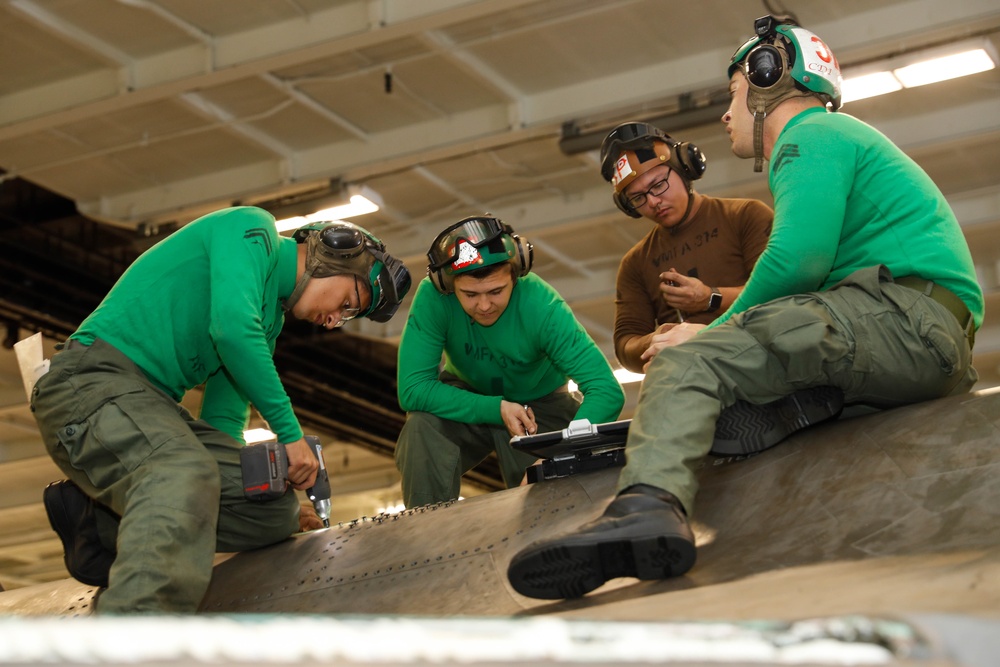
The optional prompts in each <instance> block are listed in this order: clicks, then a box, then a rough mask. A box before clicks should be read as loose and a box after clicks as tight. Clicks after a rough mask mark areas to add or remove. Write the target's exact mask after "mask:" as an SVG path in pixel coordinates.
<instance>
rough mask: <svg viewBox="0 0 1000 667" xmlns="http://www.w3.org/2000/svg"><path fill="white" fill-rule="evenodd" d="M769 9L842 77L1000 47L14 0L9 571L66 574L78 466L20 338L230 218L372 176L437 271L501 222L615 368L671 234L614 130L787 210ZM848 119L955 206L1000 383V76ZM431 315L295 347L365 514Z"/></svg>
mask: <svg viewBox="0 0 1000 667" xmlns="http://www.w3.org/2000/svg"><path fill="white" fill-rule="evenodd" d="M766 13H779V14H783V13H788V14H792V15H794V16H795V17H797V19H798V20H799V21H800V22H801V23H802V24H803V25H804V26H806V27H808V28H810V29H811V30H814V31H815V32H817V33H818V34H820V35H821V36H822V37H823V38H824V40H826V41H827V43H828V44H830V45H831V47H832V48H833V49H834V51H835V53H836V54H837V56H838V58H839V60H840V63H841V65H842V67H843V68H844V70H845V71H846V72H849V71H851V69H852V68H854V69H856V68H858V67H861V66H864V65H866V64H869V63H871V62H873V61H875V60H878V59H882V58H890V57H904V56H905V55H906V54H909V53H912V52H915V51H917V50H919V49H923V48H927V47H937V46H941V45H945V44H948V43H951V42H953V41H957V40H967V39H975V40H979V41H982V42H983V43H985V44H987V45H988V47H989V48H991V49H993V51H994V52H996V50H997V43H998V42H1000V6H998V5H997V3H996V2H995V1H993V0H955V1H953V2H949V3H940V2H938V0H843V1H841V2H836V3H833V2H820V1H819V0H784V1H783V2H779V1H778V0H771V1H765V2H757V1H756V0H739V1H738V2H734V1H733V0H702V1H700V2H696V3H695V2H692V3H681V2H667V1H666V0H421V1H420V2H413V1H412V0H207V1H206V0H2V1H0V71H2V72H3V75H2V76H0V170H2V173H0V323H2V324H3V325H4V326H5V328H6V331H5V336H4V338H5V346H4V347H5V348H7V349H4V350H3V351H2V352H0V480H2V481H3V482H4V483H5V489H6V491H5V494H4V495H3V498H2V499H0V509H2V511H0V582H2V583H5V584H6V585H7V586H11V585H26V584H29V583H33V582H37V581H44V580H47V579H51V578H56V577H59V576H64V572H62V571H61V569H60V568H61V563H60V562H59V557H60V549H59V545H58V542H57V541H56V539H55V536H54V535H53V534H52V533H51V531H50V530H49V528H48V526H47V523H46V522H45V518H44V513H43V512H42V510H41V507H40V504H39V503H38V498H39V497H40V495H39V494H40V489H41V486H43V485H44V483H45V482H47V481H49V479H50V478H51V477H52V475H54V474H57V473H56V472H55V471H54V468H52V467H51V464H50V463H48V460H47V458H46V457H45V456H44V453H43V449H42V447H41V444H40V442H38V437H37V433H36V432H35V431H34V426H33V420H32V418H31V415H30V412H29V411H28V409H27V406H26V405H25V403H24V394H23V390H22V388H21V382H20V378H19V377H18V374H17V367H16V364H15V363H14V361H13V359H12V357H13V355H12V354H11V353H10V352H9V347H10V345H12V344H13V342H14V341H15V340H17V339H18V338H21V337H24V336H25V335H28V334H30V333H32V332H35V331H41V332H43V333H44V334H45V335H46V337H47V341H48V344H49V346H51V345H52V344H53V343H55V341H56V340H60V339H62V338H64V337H65V336H66V335H68V333H69V332H71V331H72V330H73V328H74V327H75V326H76V324H77V323H79V321H80V320H81V319H82V318H83V317H84V316H85V315H86V314H87V313H88V312H89V311H90V309H92V308H93V306H94V305H96V303H97V302H98V301H99V300H100V298H101V297H102V296H103V294H104V293H105V292H106V291H107V289H108V288H109V287H110V285H111V284H113V282H114V280H115V278H116V277H117V276H118V275H119V274H120V273H121V271H123V270H124V268H125V267H126V266H127V265H128V264H129V262H131V261H132V259H134V257H135V256H137V255H138V254H139V253H140V252H142V251H143V250H144V249H146V248H148V247H149V246H150V245H151V244H152V243H154V242H155V241H157V240H159V239H160V238H162V237H163V236H164V235H166V234H169V233H170V232H171V231H172V230H174V229H176V228H178V227H180V226H182V225H184V224H186V223H187V222H190V221H191V220H193V219H194V218H196V217H197V216H198V215H201V214H203V213H206V212H208V211H210V210H213V209H215V208H219V207H223V206H229V205H233V204H259V205H263V206H266V207H270V208H272V209H274V210H275V212H276V213H281V212H282V211H281V210H279V209H280V205H281V204H282V203H285V202H287V201H289V200H291V199H294V200H298V201H301V200H309V199H312V198H315V199H316V200H317V201H318V200H320V199H327V198H329V197H331V196H334V195H337V194H338V193H339V192H340V190H341V188H342V187H343V186H345V185H347V184H352V185H364V186H367V187H369V188H371V189H372V190H374V191H375V192H377V193H378V194H379V195H380V197H381V199H382V200H383V202H384V206H383V207H382V209H381V210H380V211H379V212H378V213H374V214H371V215H368V216H365V217H364V218H358V219H357V220H356V221H357V222H359V223H360V224H363V225H364V226H366V227H367V228H369V229H371V230H372V231H373V232H374V233H376V234H377V235H378V236H379V237H380V238H382V239H383V240H384V241H385V242H386V244H387V246H388V247H389V249H390V251H391V252H392V253H393V254H394V255H397V256H399V257H401V258H402V259H403V260H404V261H405V262H406V264H407V265H408V266H409V267H410V269H411V271H412V272H413V273H414V275H415V276H420V275H422V273H423V269H424V266H425V264H426V258H425V256H424V253H425V251H426V249H427V246H428V245H429V243H430V241H431V239H432V238H433V237H434V235H435V234H436V233H437V232H438V231H440V230H441V229H442V228H444V227H445V226H447V225H448V224H450V223H452V222H454V221H456V220H458V219H460V218H462V217H465V216H467V215H474V214H480V213H483V212H486V211H489V212H491V213H493V214H495V215H498V216H500V217H501V218H503V219H504V220H505V221H506V222H508V223H510V224H511V225H513V227H514V228H515V229H516V230H517V231H518V232H519V233H520V234H521V235H522V236H524V237H526V238H527V239H528V240H530V241H531V242H532V243H533V244H534V246H535V265H534V270H535V271H536V272H537V273H539V274H540V275H541V276H542V277H544V278H545V279H546V280H547V281H549V282H550V283H552V284H553V286H555V287H556V289H557V290H559V292H560V293H561V294H562V295H563V296H564V297H565V298H566V300H567V302H568V303H569V304H570V306H571V307H572V308H573V310H574V312H575V313H576V314H577V316H578V318H579V319H580V320H581V322H583V324H584V325H585V326H586V327H587V329H588V331H589V332H590V333H591V335H592V336H593V337H594V339H595V340H596V341H597V343H598V344H599V345H600V347H601V348H602V350H604V351H605V353H606V354H607V355H608V358H609V360H612V363H613V365H617V364H615V363H614V361H613V347H612V340H611V334H612V325H613V310H614V308H613V299H614V283H615V273H616V271H617V267H618V262H619V260H620V259H621V257H622V255H623V254H624V253H625V251H626V250H627V249H628V248H629V247H631V245H633V244H634V243H635V242H636V241H638V239H639V238H641V237H642V236H643V235H644V234H645V233H646V231H647V230H648V225H649V223H648V222H646V221H644V220H632V219H630V218H626V217H625V216H623V215H622V214H621V213H620V212H619V211H618V210H617V209H616V208H615V206H614V204H613V203H612V200H611V197H610V196H609V191H608V186H607V184H606V183H604V181H603V180H602V179H601V177H600V175H599V174H598V169H597V155H596V149H597V147H598V145H599V143H600V140H601V138H602V137H603V135H604V133H605V132H606V131H607V130H608V129H609V128H610V127H612V126H614V125H615V124H617V123H618V122H621V121H623V120H635V119H642V120H652V121H654V122H657V123H658V124H660V125H661V126H662V127H663V128H664V129H665V130H667V131H668V132H671V133H672V134H674V135H675V136H677V137H678V138H681V139H683V140H686V141H691V142H694V143H696V144H698V145H699V147H700V148H701V149H702V150H703V151H704V152H705V153H706V155H707V156H708V159H709V167H708V172H707V174H706V176H705V178H704V179H702V180H701V181H699V183H698V189H699V191H701V192H703V193H705V194H711V195H715V196H737V197H755V198H759V199H762V200H764V201H766V202H768V203H770V202H771V199H770V195H769V193H768V190H767V183H766V180H765V178H764V177H763V176H762V175H760V174H754V173H753V171H752V167H751V164H750V163H749V162H747V161H740V160H737V159H736V158H735V157H733V156H732V154H731V152H730V150H729V142H728V140H727V137H726V135H725V133H724V132H723V131H722V125H721V124H720V123H719V122H718V120H719V116H721V114H722V112H723V110H724V108H725V106H726V104H727V103H728V100H727V95H726V87H727V81H726V78H725V69H726V64H727V63H728V60H729V57H730V56H731V54H732V52H733V50H734V49H735V48H736V46H738V45H739V44H740V43H741V42H742V41H743V39H744V38H745V37H747V36H748V35H749V33H750V30H751V26H752V21H753V19H754V18H756V17H758V16H760V15H763V14H766ZM845 111H846V112H848V113H851V114H853V115H856V116H858V117H859V118H861V119H862V120H865V121H866V122H869V123H871V124H873V125H875V126H876V127H878V128H879V129H881V130H882V131H884V132H885V133H886V134H888V135H889V136H890V138H892V139H893V140H894V141H896V142H897V143H898V144H899V145H900V146H902V147H903V148H904V149H905V150H906V151H907V152H908V153H909V154H910V155H911V156H912V157H913V158H914V159H916V160H917V161H918V162H919V163H920V164H921V165H922V166H923V167H924V168H925V169H927V171H928V172H929V173H930V175H931V176H932V177H933V178H934V179H935V181H936V182H937V183H938V185H939V186H940V187H941V188H942V190H943V191H944V192H945V194H946V195H947V196H948V198H949V201H950V203H951V204H952V207H953V208H954V209H955V211H956V213H957V215H958V217H959V220H960V222H961V223H962V225H963V228H964V229H965V231H966V235H967V238H968V239H969V242H970V245H971V247H972V250H973V255H974V259H975V261H976V266H977V270H978V272H979V277H980V281H981V283H982V285H983V287H984V289H985V290H986V292H987V294H988V296H987V321H986V324H985V325H984V327H983V329H982V330H981V331H980V332H979V334H978V335H977V348H976V355H975V364H976V367H977V368H978V369H979V371H980V374H981V378H982V382H981V383H980V387H987V386H992V385H996V384H1000V322H998V320H997V319H996V317H995V316H994V315H993V313H994V312H996V311H997V307H998V306H1000V298H998V293H1000V292H998V280H1000V279H998V271H1000V70H993V71H991V72H985V73H982V74H978V75H974V76H970V77H966V78H964V79H959V80H955V81H950V82H945V83H940V84H934V85H930V86H925V87H923V88H916V89H910V90H903V91H900V92H897V93H893V94H891V95H887V96H883V97H879V98H872V99H869V100H862V101H858V102H854V103H850V104H848V105H847V106H846V107H845ZM821 176H822V175H818V177H821ZM407 307H408V303H404V306H403V308H402V309H401V311H400V313H399V314H398V315H397V316H396V317H395V318H394V319H393V320H392V321H391V322H389V323H386V324H377V323H373V322H368V321H362V322H352V323H351V324H349V325H348V326H347V327H345V328H344V330H343V331H338V332H332V333H330V332H320V331H317V330H314V329H313V328H311V327H303V326H301V325H290V326H289V327H288V328H287V330H286V332H285V333H283V334H282V337H281V339H279V354H278V364H279V366H280V369H281V372H282V376H283V378H284V380H285V382H286V385H287V386H288V388H289V393H290V394H291V395H292V397H293V403H294V404H295V405H296V408H297V410H298V411H299V414H300V416H301V417H302V419H303V421H304V422H306V423H307V424H308V425H309V427H310V428H313V429H315V430H316V431H317V432H319V433H320V434H321V435H322V436H323V437H324V439H325V441H326V442H328V443H330V444H329V448H328V454H327V457H328V463H331V459H333V461H332V465H331V468H332V473H333V477H334V484H335V486H337V485H339V486H338V488H339V489H340V490H341V492H342V493H343V494H344V496H343V498H342V505H341V509H342V511H344V512H352V511H353V512H358V514H361V513H365V512H371V511H374V508H373V509H371V510H365V509H364V507H366V506H368V505H371V504H373V503H375V502H379V503H383V502H391V497H392V496H393V494H394V493H396V494H397V495H398V493H397V492H395V491H394V490H393V485H394V484H397V478H396V477H395V468H394V466H393V463H392V459H391V451H392V446H393V443H394V440H395V433H396V432H398V429H399V427H400V425H401V424H402V419H403V415H402V414H401V413H400V412H399V408H398V404H397V403H396V400H395V386H394V381H395V380H394V377H395V350H396V343H397V341H398V337H399V335H400V333H401V331H402V327H403V324H404V323H405V320H406V312H407ZM628 393H629V397H630V402H629V404H628V405H627V407H626V411H628V410H630V409H631V406H632V405H633V404H634V398H635V391H634V385H630V388H629V391H628ZM192 400H196V399H192ZM624 416H628V415H627V413H626V415H624ZM475 482H476V484H475V485H473V486H470V488H469V492H470V493H475V492H479V491H482V490H486V489H490V488H496V484H497V482H496V476H495V470H491V469H490V468H489V466H488V465H487V466H485V467H484V468H483V469H481V470H480V471H478V472H477V474H476V475H475ZM350 494H359V495H357V496H356V497H353V496H352V497H353V500H348V499H347V498H348V495H350ZM335 506H336V501H335Z"/></svg>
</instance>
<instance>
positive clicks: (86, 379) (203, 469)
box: [31, 340, 299, 614]
mask: <svg viewBox="0 0 1000 667" xmlns="http://www.w3.org/2000/svg"><path fill="white" fill-rule="evenodd" d="M31 409H32V411H33V412H34V413H35V419H36V420H37V421H38V425H39V429H40V431H41V434H42V438H43V440H44V442H45V446H46V448H47V449H48V451H49V454H50V456H51V457H52V459H53V460H54V461H55V462H56V465H58V466H59V468H60V469H61V470H62V471H63V472H64V473H65V474H66V475H67V476H68V477H69V478H70V479H72V480H73V481H74V482H75V483H76V484H77V485H78V486H80V488H81V489H83V490H84V491H85V492H86V493H87V494H88V495H89V496H91V497H92V498H94V499H95V500H97V501H98V502H99V503H101V504H102V505H104V506H105V507H106V508H109V509H110V510H111V512H113V513H115V514H117V515H118V516H120V517H121V520H120V523H119V524H118V525H117V526H115V525H114V521H109V520H108V517H113V516H114V514H111V512H101V513H99V514H98V521H99V530H100V532H101V539H102V542H104V544H105V546H108V547H110V548H117V551H118V556H117V558H116V560H115V562H114V565H113V566H112V567H111V574H110V580H109V581H110V583H109V586H108V589H107V590H106V591H104V592H103V593H102V594H101V596H100V598H99V601H98V611H99V612H100V613H102V614H103V613H119V614H120V613H136V612H161V613H162V612H194V611H196V610H197V608H198V605H199V603H200V602H201V599H202V597H203V596H204V594H205V591H206V589H207V588H208V582H209V579H210V578H211V575H212V562H213V559H214V556H215V553H216V551H225V552H231V551H243V550H246V549H253V548H256V547H262V546H265V545H268V544H272V543H274V542H278V541H280V540H282V539H284V538H286V537H288V536H289V535H291V534H292V533H293V532H295V531H297V530H298V510H299V501H298V499H297V498H296V496H295V494H294V492H293V491H292V490H291V489H289V491H288V493H286V494H285V495H284V496H283V497H282V498H280V499H278V500H275V501H272V502H267V503H256V502H250V501H247V500H246V499H245V498H244V496H243V483H242V476H241V472H240V458H239V452H240V447H241V446H242V445H241V444H240V443H239V442H238V441H236V440H234V439H233V438H232V437H230V436H229V435H227V434H225V433H223V432H221V431H219V430H217V429H215V428H212V427H211V426H210V425H209V424H208V423H206V422H204V421H200V420H196V419H194V418H193V417H192V416H191V414H190V413H189V412H188V411H187V410H185V409H184V408H183V407H182V406H180V405H178V404H177V403H176V402H175V401H174V400H173V399H171V398H170V397H169V396H168V395H167V394H165V393H164V392H163V391H161V390H160V389H158V388H157V387H156V386H155V385H153V384H152V383H151V382H150V381H149V380H148V379H147V378H146V377H145V375H144V374H143V373H142V372H141V371H140V370H139V368H138V367H136V366H135V365H134V364H133V363H132V362H131V361H130V360H129V359H128V358H127V357H125V355H123V354H122V353H121V352H119V351H118V350H117V349H115V348H114V347H113V346H111V345H108V344H107V343H104V342H103V341H101V340H96V341H94V344H93V345H91V346H89V347H87V346H84V345H81V344H79V343H74V344H72V345H71V346H70V347H69V349H66V350H63V351H62V352H59V353H58V354H56V355H55V356H54V357H53V359H52V364H51V369H50V370H49V372H48V373H47V374H45V375H44V376H42V377H41V378H40V379H39V381H38V383H37V384H36V385H35V388H34V390H33V392H32V400H31Z"/></svg>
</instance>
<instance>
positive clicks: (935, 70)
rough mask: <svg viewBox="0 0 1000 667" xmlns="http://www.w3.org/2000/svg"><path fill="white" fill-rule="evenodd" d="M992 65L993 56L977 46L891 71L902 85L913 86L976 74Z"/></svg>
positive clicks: (991, 67) (990, 67) (989, 68)
mask: <svg viewBox="0 0 1000 667" xmlns="http://www.w3.org/2000/svg"><path fill="white" fill-rule="evenodd" d="M994 67H996V63H995V62H993V58H991V57H990V54H989V53H987V52H986V49H985V48H982V47H979V48H976V49H971V50H969V51H962V52H960V53H954V54H952V55H950V56H942V57H940V58H931V59H929V60H925V61H923V62H919V63H914V64H913V65H907V66H906V67H900V68H899V69H894V70H893V71H892V73H893V74H894V75H895V76H896V78H897V79H899V81H900V82H901V83H902V84H903V86H904V87H906V88H915V87H917V86H923V85H926V84H928V83H937V82H938V81H947V80H948V79H957V78H958V77H960V76H968V75H970V74H978V73H980V72H985V71H987V70H991V69H993V68H994Z"/></svg>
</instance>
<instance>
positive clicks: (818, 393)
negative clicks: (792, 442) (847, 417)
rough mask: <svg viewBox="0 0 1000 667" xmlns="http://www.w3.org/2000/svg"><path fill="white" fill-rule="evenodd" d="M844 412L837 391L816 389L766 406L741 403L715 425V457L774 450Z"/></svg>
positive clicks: (726, 412)
mask: <svg viewBox="0 0 1000 667" xmlns="http://www.w3.org/2000/svg"><path fill="white" fill-rule="evenodd" d="M843 409H844V392H843V391H841V390H840V389H838V388H837V387H826V386H824V387H813V388H811V389H804V390H801V391H797V392H795V393H794V394H789V395H788V396H785V397H784V398H780V399H778V400H777V401H774V402H772V403H768V404H766V405H754V404H752V403H747V402H746V401H737V402H736V403H735V404H734V405H732V406H730V407H729V408H727V409H726V410H724V411H723V412H722V414H721V415H720V416H719V420H718V421H717V422H716V425H715V439H714V440H713V442H712V449H711V450H710V453H711V454H715V455H716V456H745V455H748V454H756V453H757V452H762V451H764V450H765V449H770V448H771V447H774V446H775V445H777V444H778V443H779V442H781V441H782V440H784V439H785V438H787V437H788V436H790V435H791V434H792V433H795V432H796V431H800V430H802V429H804V428H806V427H808V426H814V425H816V424H819V423H821V422H824V421H827V420H828V419H833V418H834V417H837V416H839V415H840V413H841V412H842V411H843Z"/></svg>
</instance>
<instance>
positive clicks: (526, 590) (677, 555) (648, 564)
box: [507, 535, 696, 600]
mask: <svg viewBox="0 0 1000 667" xmlns="http://www.w3.org/2000/svg"><path fill="white" fill-rule="evenodd" d="M574 539H575V543H574ZM695 554H696V551H695V546H694V543H693V542H692V541H690V540H688V539H686V538H684V537H681V536H677V535H651V536H648V537H636V538H631V539H617V540H604V541H602V540H599V539H591V540H586V539H583V538H581V537H577V538H569V539H568V540H567V541H565V542H563V543H562V544H552V545H547V546H540V547H539V548H537V549H534V550H531V549H530V548H529V550H528V551H524V552H522V553H521V554H519V555H518V556H515V558H514V560H513V561H511V564H510V567H509V569H508V571H507V578H508V579H509V581H510V583H511V586H513V587H514V590H516V591H517V592H518V593H520V594H521V595H525V596H527V597H532V598H539V599H543V600H557V599H572V598H578V597H581V596H583V595H586V594H587V593H589V592H590V591H592V590H594V589H595V588H597V587H599V586H601V585H603V584H604V583H606V582H607V581H610V580H611V579H617V578H619V577H635V578H637V579H667V578H670V577H676V576H680V575H682V574H684V573H685V572H687V571H688V570H690V569H691V567H692V566H693V565H694V561H695Z"/></svg>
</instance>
